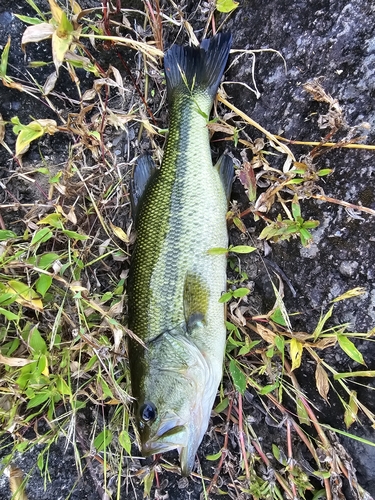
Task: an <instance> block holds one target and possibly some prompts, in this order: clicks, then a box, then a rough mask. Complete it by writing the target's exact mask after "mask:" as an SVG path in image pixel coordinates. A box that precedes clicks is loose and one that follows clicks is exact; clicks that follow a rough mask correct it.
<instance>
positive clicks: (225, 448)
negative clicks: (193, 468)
mask: <svg viewBox="0 0 375 500" xmlns="http://www.w3.org/2000/svg"><path fill="white" fill-rule="evenodd" d="M232 407H233V399H229V407H228V413H227V421H226V424H225V436H224V444H223V447H222V448H221V457H220V461H219V464H218V466H217V467H216V471H215V474H214V477H213V478H212V479H211V482H210V484H209V486H208V488H207V495H209V494H210V492H211V490H212V488H214V487H215V486H216V483H217V480H218V478H219V476H220V472H221V469H222V467H223V464H224V460H225V457H226V456H227V451H228V430H229V422H230V419H231V412H232Z"/></svg>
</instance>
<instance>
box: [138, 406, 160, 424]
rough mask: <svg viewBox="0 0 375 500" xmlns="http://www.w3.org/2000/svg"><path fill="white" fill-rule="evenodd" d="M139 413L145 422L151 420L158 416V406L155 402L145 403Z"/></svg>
mask: <svg viewBox="0 0 375 500" xmlns="http://www.w3.org/2000/svg"><path fill="white" fill-rule="evenodd" d="M139 413H140V415H141V419H142V420H143V422H151V421H153V420H155V418H156V408H155V405H154V404H153V403H145V404H143V405H142V406H141V407H140V409H139Z"/></svg>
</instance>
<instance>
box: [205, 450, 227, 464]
mask: <svg viewBox="0 0 375 500" xmlns="http://www.w3.org/2000/svg"><path fill="white" fill-rule="evenodd" d="M222 454H223V452H222V451H221V450H220V451H218V452H217V453H215V454H214V455H206V460H210V461H211V462H213V461H215V460H219V458H220V457H221V455H222Z"/></svg>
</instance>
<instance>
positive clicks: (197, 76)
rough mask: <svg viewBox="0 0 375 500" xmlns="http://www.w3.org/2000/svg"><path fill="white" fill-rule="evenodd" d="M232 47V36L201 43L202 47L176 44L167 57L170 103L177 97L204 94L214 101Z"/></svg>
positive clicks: (166, 67) (165, 59)
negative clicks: (197, 93)
mask: <svg viewBox="0 0 375 500" xmlns="http://www.w3.org/2000/svg"><path fill="white" fill-rule="evenodd" d="M231 45H232V35H231V34H230V33H219V34H217V35H215V36H214V37H212V38H206V39H204V40H202V43H201V45H200V47H181V46H179V45H174V46H173V47H172V48H170V49H169V50H168V51H167V53H166V54H165V57H164V69H165V77H166V81H167V95H168V101H169V103H171V102H172V101H173V100H174V97H175V95H176V94H192V93H193V92H205V93H207V94H208V95H209V97H211V98H212V99H213V98H214V97H215V95H216V92H217V89H218V87H219V84H220V80H221V77H222V76H223V73H224V69H225V65H226V63H227V59H228V55H229V51H230V48H231Z"/></svg>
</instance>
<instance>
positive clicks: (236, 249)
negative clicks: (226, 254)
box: [229, 245, 256, 253]
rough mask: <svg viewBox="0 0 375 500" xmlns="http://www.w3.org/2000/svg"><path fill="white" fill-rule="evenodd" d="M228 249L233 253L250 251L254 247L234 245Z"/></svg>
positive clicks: (253, 249) (252, 250)
mask: <svg viewBox="0 0 375 500" xmlns="http://www.w3.org/2000/svg"><path fill="white" fill-rule="evenodd" d="M229 250H230V251H231V252H234V253H251V252H254V251H255V250H256V248H255V247H250V246H248V245H237V246H235V247H230V248H229Z"/></svg>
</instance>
